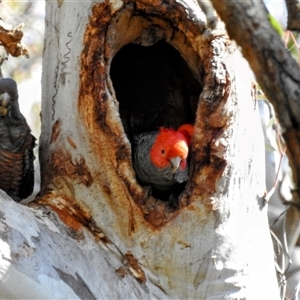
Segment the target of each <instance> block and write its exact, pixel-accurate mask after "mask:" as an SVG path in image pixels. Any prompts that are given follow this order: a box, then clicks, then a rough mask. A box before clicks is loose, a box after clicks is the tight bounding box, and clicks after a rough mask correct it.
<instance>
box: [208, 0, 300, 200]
mask: <svg viewBox="0 0 300 300" xmlns="http://www.w3.org/2000/svg"><path fill="white" fill-rule="evenodd" d="M212 3H213V5H214V7H215V9H216V11H217V12H218V14H219V15H220V17H221V19H222V20H223V21H224V23H225V24H226V29H227V32H228V34H229V36H230V37H231V38H232V39H234V40H235V41H236V42H237V43H238V44H239V45H240V46H241V48H242V52H243V55H244V56H245V58H246V59H247V60H248V62H249V64H250V66H251V68H252V70H253V72H254V73H255V75H256V79H257V81H258V83H259V84H260V86H261V88H262V90H263V91H264V92H265V94H266V95H267V97H268V99H269V100H270V102H271V103H272V104H273V106H274V109H275V111H276V114H277V118H278V120H279V122H280V125H281V128H282V131H283V137H284V139H285V142H286V146H287V154H288V157H289V161H290V165H291V167H292V170H293V177H294V182H295V187H296V189H295V196H296V198H295V200H296V202H297V203H299V202H300V160H299V153H300V132H299V128H300V102H299V98H300V69H299V67H298V65H297V63H296V61H295V60H294V59H293V58H292V56H291V55H290V53H289V52H288V51H287V50H286V49H285V46H284V44H283V42H282V41H281V39H280V37H279V36H278V34H277V33H276V32H275V30H274V29H273V28H272V26H271V24H270V23H269V21H268V16H267V10H266V8H265V6H264V5H263V3H262V2H256V1H250V2H245V1H238V2H236V1H234V0H227V1H218V0H212Z"/></svg>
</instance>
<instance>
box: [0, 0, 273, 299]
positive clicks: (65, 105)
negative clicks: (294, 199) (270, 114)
mask: <svg viewBox="0 0 300 300" xmlns="http://www.w3.org/2000/svg"><path fill="white" fill-rule="evenodd" d="M205 21H206V20H205V16H204V14H203V13H202V11H201V10H200V8H199V6H198V5H197V4H196V3H194V2H185V1H173V0H170V1H147V0H146V1H145V0H143V1H134V2H131V1H124V2H122V1H118V2H117V1H111V2H97V1H82V2H76V3H72V2H64V1H60V2H59V3H56V2H47V3H46V37H47V38H46V41H45V51H44V61H43V79H42V82H43V103H42V121H43V122H42V124H43V125H42V135H41V138H40V161H41V173H42V190H41V192H40V193H39V195H38V197H37V198H36V199H35V202H33V203H32V204H31V205H30V208H27V207H25V206H16V205H17V204H14V203H12V202H10V201H8V200H5V199H3V201H2V202H3V205H2V204H1V205H0V207H1V209H2V207H3V213H1V214H0V216H1V221H2V223H4V224H5V220H6V223H7V218H9V217H10V214H9V213H7V212H10V211H15V213H16V214H17V213H18V212H19V213H22V212H23V211H24V214H25V215H26V218H19V219H17V221H18V222H20V224H22V225H24V223H25V219H27V220H28V221H27V223H26V224H27V227H28V233H27V234H26V235H25V238H23V237H22V236H23V235H22V234H23V233H24V231H25V225H24V227H22V226H20V227H17V230H16V231H17V233H16V234H17V236H18V238H16V241H14V243H13V240H14V239H13V238H12V239H11V240H8V239H7V237H12V236H13V234H14V233H15V231H14V229H15V227H13V221H9V223H8V224H10V226H8V227H7V228H5V230H2V228H3V226H2V227H1V226H0V233H1V235H3V239H4V241H5V243H6V244H8V245H12V244H14V245H18V248H17V249H15V248H14V249H13V251H12V252H11V253H9V255H11V256H14V257H16V259H15V260H13V261H10V262H9V266H12V267H11V269H9V270H8V271H7V269H5V270H4V267H3V268H2V270H4V271H3V272H4V273H5V272H6V274H9V275H12V276H14V278H16V279H17V280H16V281H18V282H20V281H22V280H23V281H22V282H25V283H27V285H28V286H30V287H33V289H30V290H26V292H27V295H28V297H32V290H35V291H36V295H38V296H39V297H40V298H47V297H48V298H59V297H62V298H76V297H78V298H91V299H93V298H97V299H116V298H122V299H154V298H155V299H156V298H158V299H166V298H170V299H174V298H180V299H194V298H197V299H209V298H213V299H224V298H226V299H237V298H249V299H257V298H263V299H272V300H273V299H277V298H278V293H277V288H276V278H275V269H274V263H273V257H272V255H270V253H272V246H271V239H270V236H269V229H268V223H267V217H266V208H262V199H261V195H262V194H263V192H264V184H263V181H264V172H263V170H264V162H263V161H262V160H261V157H262V156H263V148H264V147H263V137H262V132H261V128H260V123H259V118H258V110H257V108H256V104H255V99H254V97H253V91H254V87H253V84H252V77H251V74H250V72H249V70H248V69H247V64H246V63H245V61H244V60H243V59H242V57H241V56H240V54H239V52H238V51H236V48H235V46H234V45H233V44H232V43H231V42H230V41H229V39H228V37H227V35H226V32H225V31H224V28H223V25H222V24H221V23H218V24H217V26H216V29H215V30H213V31H211V30H210V29H207V28H206V26H205V25H206V24H205ZM75 33H76V35H75ZM130 43H131V44H134V46H132V45H131V46H129V47H134V48H135V46H136V45H139V47H148V48H147V50H149V55H154V54H155V55H158V56H159V55H162V52H163V51H166V55H167V56H168V55H169V56H170V57H173V58H174V61H175V62H176V65H177V64H178V65H181V69H180V70H183V73H184V74H185V76H186V78H188V79H189V81H190V82H188V83H187V82H185V80H184V78H185V76H184V77H182V74H181V73H182V72H175V71H174V72H169V73H167V75H168V78H169V80H166V79H165V78H163V80H164V83H165V84H166V85H167V86H168V88H169V92H168V93H167V92H165V93H162V94H163V96H162V97H161V99H156V97H153V98H151V101H153V105H154V106H155V108H156V109H155V112H156V113H157V114H156V115H155V117H153V116H152V115H151V114H144V115H143V117H142V118H137V117H136V115H138V114H139V113H140V112H142V110H141V109H140V108H139V106H138V103H139V101H141V100H140V97H139V96H134V99H130V100H128V102H126V101H127V100H124V98H122V97H120V96H119V95H120V90H117V84H115V82H114V80H118V77H114V76H111V74H112V73H113V72H111V71H112V65H113V64H114V63H116V61H115V62H114V59H115V58H116V57H117V55H118V52H119V54H120V53H122V52H121V51H122V48H123V47H125V45H127V44H130ZM161 43H162V44H161ZM163 43H168V44H169V45H166V44H163ZM161 45H163V46H161ZM156 46H158V48H157V47H156ZM152 47H153V48H152ZM159 47H161V48H159ZM170 47H173V48H174V49H171V50H170ZM157 49H159V51H157ZM162 49H164V50H162ZM144 50H145V49H144ZM137 51H138V52H137V54H140V52H139V51H142V50H141V49H138V50H137ZM156 51H157V52H156ZM176 51H177V52H176ZM175 53H176V54H175ZM178 53H179V54H180V55H179V56H178V55H177V54H178ZM155 55H154V56H155ZM180 56H181V58H180ZM162 57H166V56H162ZM124 59H125V58H124ZM181 59H182V60H181ZM161 61H162V59H161V58H159V59H157V60H153V64H160V62H161ZM116 66H117V68H118V66H119V65H118V63H117V65H116ZM173 70H174V69H173ZM125 71H126V70H125ZM136 71H138V70H137V68H135V69H134V72H136ZM140 71H141V70H140ZM152 71H153V69H151V72H152ZM146 73H147V74H149V73H150V71H149V72H146ZM141 76H144V74H142V73H141ZM165 77H167V76H165ZM116 78H117V79H116ZM146 78H147V77H146ZM153 78H154V79H155V78H161V77H159V76H153ZM186 78H185V79H186ZM191 78H193V80H195V81H194V82H193V83H192V79H191ZM148 79H149V77H148ZM159 80H161V79H159ZM173 80H174V81H176V82H178V83H179V85H180V87H182V88H180V89H176V86H177V85H176V84H174V85H172V82H173ZM144 85H146V83H145V82H143V85H142V86H144ZM152 86H153V89H155V87H157V86H159V82H158V81H155V80H154V82H153V85H152ZM174 87H175V88H174ZM136 88H137V91H138V92H141V90H139V89H138V88H139V87H136ZM118 89H119V88H118ZM183 89H186V92H185V93H183V92H182V93H181V90H183ZM125 91H126V89H125ZM197 93H199V99H198V100H199V101H198V102H197V98H196V94H197ZM149 94H150V88H149ZM131 95H134V93H132V94H131ZM170 95H172V97H170ZM142 98H143V97H142ZM171 98H172V99H174V106H175V108H176V109H175V110H176V111H177V113H176V114H178V110H179V111H180V109H182V111H184V109H185V106H189V107H192V109H191V113H190V114H189V113H186V114H184V113H183V114H181V115H179V116H178V119H179V120H180V121H178V120H177V119H176V116H175V115H174V112H172V109H170V108H169V109H165V110H162V112H164V113H160V109H163V108H161V107H163V106H164V105H166V103H167V104H168V105H166V106H167V107H171V104H172V102H171V100H170V99H171ZM149 99H150V98H149ZM122 101H125V102H123V103H122ZM124 103H125V104H128V103H130V105H131V109H130V110H127V105H123V104H124ZM159 103H161V105H159ZM150 106H151V105H150ZM150 106H149V107H150ZM193 107H194V108H193ZM150 108H151V107H150ZM177 109H178V110H177ZM156 116H157V117H156ZM249 118H251V119H252V120H253V123H251V124H250V123H249V122H248V121H246V120H248V119H249ZM132 119H133V121H132ZM143 119H145V120H146V121H144V122H143ZM189 120H191V121H193V122H194V124H195V127H196V132H195V135H194V137H193V142H192V158H191V169H192V172H191V174H190V180H189V182H188V183H187V185H186V187H185V189H184V191H183V193H182V195H181V197H180V206H179V208H178V209H174V208H171V207H170V206H169V205H168V203H166V202H164V201H161V200H160V199H155V198H153V197H152V196H148V194H147V191H145V190H144V189H143V187H142V186H140V185H139V184H138V183H137V181H136V178H135V174H134V171H133V169H132V162H131V143H130V139H131V137H132V133H135V132H140V131H143V130H148V128H153V127H157V126H159V125H160V123H162V124H169V125H170V126H174V127H175V126H177V123H176V122H183V121H189ZM164 122H166V123H164ZM168 122H169V123H168ZM14 205H15V206H16V208H15V206H14ZM15 218H16V216H14V215H13V214H12V215H11V220H14V219H15ZM9 220H10V219H9ZM23 222H24V223H23ZM18 224H19V223H18ZM5 232H8V233H7V234H6V233H5ZM33 237H34V238H33ZM26 238H27V239H26ZM24 239H26V241H27V243H28V244H29V247H27V248H26V249H28V251H27V252H26V254H24V255H22V256H19V257H17V255H16V253H18V251H20V248H22V245H24ZM250 248H251V252H250V253H249V249H250ZM0 249H2V248H0ZM53 249H55V251H54V250H53ZM4 255H6V254H3V255H2V256H4ZM7 255H8V254H7ZM28 260H30V261H32V262H33V263H31V264H28V263H26V262H27V261H28ZM38 264H39V267H38V268H37V269H34V268H33V269H31V267H30V266H32V265H38ZM13 268H17V270H18V271H17V272H16V273H14V274H13V273H9V272H14V271H13V270H14V269H13ZM22 272H23V273H25V276H24V277H22V275H21V274H22ZM0 274H1V272H0ZM20 278H22V280H21V279H20ZM16 281H15V282H16ZM47 282H48V283H47ZM53 282H55V283H57V285H56V286H57V289H56V290H55V291H52V294H51V293H48V291H49V289H48V287H49V286H50V285H52V284H54V283H53ZM45 285H46V288H45V293H44V294H43V291H42V286H43V287H44V286H45ZM58 285H59V286H58ZM7 286H8V287H9V288H10V287H15V284H14V282H10V283H9V284H8V285H7ZM79 287H80V288H79ZM11 291H12V289H11V290H10V291H9V292H7V295H10V296H11V297H14V294H13V292H11ZM39 293H41V294H39ZM40 295H43V296H40ZM23 297H24V295H23Z"/></svg>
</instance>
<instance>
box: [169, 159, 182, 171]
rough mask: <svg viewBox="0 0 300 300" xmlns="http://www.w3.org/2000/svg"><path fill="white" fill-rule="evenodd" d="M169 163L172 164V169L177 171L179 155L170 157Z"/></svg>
mask: <svg viewBox="0 0 300 300" xmlns="http://www.w3.org/2000/svg"><path fill="white" fill-rule="evenodd" d="M170 161H171V164H172V169H173V171H174V172H175V171H177V170H178V169H179V166H180V162H181V158H180V157H179V156H176V157H173V158H171V159H170Z"/></svg>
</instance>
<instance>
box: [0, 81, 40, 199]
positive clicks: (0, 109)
mask: <svg viewBox="0 0 300 300" xmlns="http://www.w3.org/2000/svg"><path fill="white" fill-rule="evenodd" d="M34 146H35V138H34V137H33V136H32V135H31V133H30V128H29V126H28V125H27V122H26V120H25V118H24V116H23V115H22V114H21V112H20V110H19V104H18V91H17V85H16V83H15V81H13V80H12V79H9V78H5V79H0V188H1V189H2V190H4V191H5V192H6V193H7V194H8V195H9V196H11V197H12V198H13V199H14V200H15V201H17V202H18V201H20V200H22V199H24V198H27V197H28V196H29V195H31V193H32V191H33V185H34V167H33V161H34V158H35V157H34V155H33V148H34Z"/></svg>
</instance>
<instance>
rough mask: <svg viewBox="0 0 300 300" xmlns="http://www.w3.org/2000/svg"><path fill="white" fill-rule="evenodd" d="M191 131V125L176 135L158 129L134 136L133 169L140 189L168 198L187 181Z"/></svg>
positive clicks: (184, 127) (168, 130)
mask: <svg viewBox="0 0 300 300" xmlns="http://www.w3.org/2000/svg"><path fill="white" fill-rule="evenodd" d="M187 128H188V129H187ZM192 130H193V126H192V125H183V126H181V127H180V128H179V129H178V130H177V131H175V130H173V129H166V128H161V129H160V130H159V131H153V132H148V133H140V134H138V135H136V136H134V141H133V167H134V170H135V172H136V176H137V179H138V181H139V182H140V183H141V184H142V185H144V186H150V187H151V188H153V189H154V190H157V191H159V192H162V193H169V194H170V193H171V192H172V191H173V190H174V188H176V186H178V185H180V184H182V183H184V182H186V181H187V180H188V164H187V157H188V146H189V143H190V139H191V135H192ZM187 131H188V132H187Z"/></svg>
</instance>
